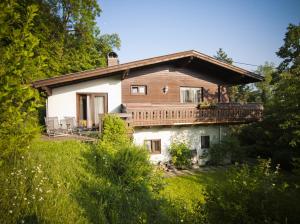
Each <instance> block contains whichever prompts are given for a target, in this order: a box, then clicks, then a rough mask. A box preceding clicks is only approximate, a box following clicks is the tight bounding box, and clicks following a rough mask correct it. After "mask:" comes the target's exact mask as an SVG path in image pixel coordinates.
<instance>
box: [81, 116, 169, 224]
mask: <svg viewBox="0 0 300 224" xmlns="http://www.w3.org/2000/svg"><path fill="white" fill-rule="evenodd" d="M87 157H88V158H89V160H90V161H89V164H90V169H91V172H92V173H93V174H94V177H95V178H94V181H92V182H91V181H87V182H86V183H84V184H83V189H86V191H87V193H88V196H87V198H89V202H87V203H84V204H83V206H84V207H86V210H87V211H89V215H88V216H89V217H90V220H91V222H92V223H159V222H160V220H164V218H163V215H162V214H161V213H160V209H159V207H160V198H159V197H158V192H159V190H160V189H161V187H162V186H163V183H162V176H161V174H160V173H158V172H157V171H156V170H155V169H154V167H153V165H151V164H150V161H149V153H148V151H147V150H146V149H144V148H143V147H138V146H135V145H133V144H132V143H131V141H130V139H129V137H128V135H127V129H126V126H125V123H124V121H122V120H121V119H120V118H119V117H116V116H111V115H107V116H105V118H104V125H103V134H102V137H101V139H100V141H99V144H98V145H96V146H94V147H93V150H92V152H91V154H90V155H88V156H87ZM91 208H92V209H91Z"/></svg>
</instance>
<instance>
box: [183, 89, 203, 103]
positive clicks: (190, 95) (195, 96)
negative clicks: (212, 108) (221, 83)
mask: <svg viewBox="0 0 300 224" xmlns="http://www.w3.org/2000/svg"><path fill="white" fill-rule="evenodd" d="M201 101H202V88H193V87H180V102H181V103H200V102H201Z"/></svg>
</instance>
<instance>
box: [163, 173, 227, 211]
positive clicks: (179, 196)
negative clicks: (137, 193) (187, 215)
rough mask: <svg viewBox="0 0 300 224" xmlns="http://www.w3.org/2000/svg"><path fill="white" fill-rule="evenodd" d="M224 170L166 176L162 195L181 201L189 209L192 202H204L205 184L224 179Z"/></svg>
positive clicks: (171, 199)
mask: <svg viewBox="0 0 300 224" xmlns="http://www.w3.org/2000/svg"><path fill="white" fill-rule="evenodd" d="M224 178H225V170H223V169H220V170H217V171H207V172H197V173H195V174H193V175H190V174H188V175H181V176H175V177H167V178H166V186H165V188H164V190H163V191H162V192H161V194H162V196H164V197H165V198H166V199H169V200H170V201H178V200H179V201H182V202H184V203H185V205H186V206H187V209H189V210H190V209H191V208H192V205H193V204H194V203H198V202H199V201H200V202H204V195H203V194H204V192H203V190H205V188H206V186H207V185H210V184H213V183H218V182H221V181H222V180H224Z"/></svg>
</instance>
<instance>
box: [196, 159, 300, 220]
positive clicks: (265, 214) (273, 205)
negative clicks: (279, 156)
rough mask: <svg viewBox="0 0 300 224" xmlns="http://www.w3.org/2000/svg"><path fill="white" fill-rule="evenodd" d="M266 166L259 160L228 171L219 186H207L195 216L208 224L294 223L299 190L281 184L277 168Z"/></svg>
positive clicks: (269, 162) (266, 163)
mask: <svg viewBox="0 0 300 224" xmlns="http://www.w3.org/2000/svg"><path fill="white" fill-rule="evenodd" d="M270 164H271V161H270V160H260V161H259V164H258V165H256V166H254V167H249V166H248V165H242V166H236V167H234V168H232V169H230V170H229V171H228V172H227V175H226V179H225V181H224V182H222V184H215V185H211V186H208V188H207V190H206V196H205V201H206V203H205V204H203V205H200V206H199V208H198V212H199V217H201V218H202V219H203V218H204V222H205V223H212V224H214V223H297V222H298V221H299V218H300V215H299V214H300V213H299V212H300V211H299V210H300V209H299V206H297V203H298V199H299V193H300V192H299V189H291V188H289V187H288V185H287V184H286V183H281V181H280V178H279V174H278V167H277V169H276V170H274V171H272V170H271V168H270ZM295 190H296V191H298V193H297V194H298V199H297V197H295V196H296V195H295Z"/></svg>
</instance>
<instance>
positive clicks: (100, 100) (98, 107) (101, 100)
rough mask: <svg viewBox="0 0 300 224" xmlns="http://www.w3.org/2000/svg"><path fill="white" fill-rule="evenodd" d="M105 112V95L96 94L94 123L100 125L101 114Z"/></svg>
mask: <svg viewBox="0 0 300 224" xmlns="http://www.w3.org/2000/svg"><path fill="white" fill-rule="evenodd" d="M104 113H105V96H94V125H95V126H96V127H98V126H99V116H100V115H101V114H104Z"/></svg>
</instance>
